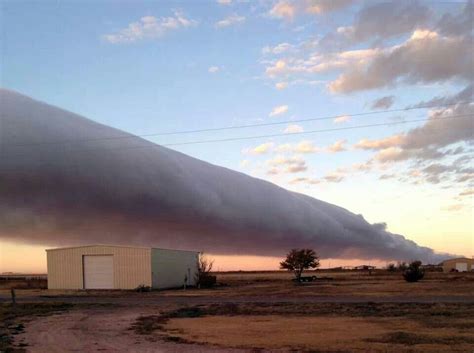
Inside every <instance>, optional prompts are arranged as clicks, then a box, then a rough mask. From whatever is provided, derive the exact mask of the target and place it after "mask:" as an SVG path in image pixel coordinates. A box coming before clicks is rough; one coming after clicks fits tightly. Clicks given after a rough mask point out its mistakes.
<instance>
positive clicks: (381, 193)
mask: <svg viewBox="0 0 474 353" xmlns="http://www.w3.org/2000/svg"><path fill="white" fill-rule="evenodd" d="M0 4H1V12H0V14H1V17H0V25H1V27H2V28H1V29H2V32H1V33H2V37H1V41H2V49H1V56H0V65H1V76H0V80H1V86H2V87H4V88H8V89H11V90H15V91H18V92H20V93H22V94H25V95H28V96H31V97H33V98H35V99H38V100H41V101H44V102H47V103H49V104H52V105H55V106H59V107H61V108H64V109H66V110H69V111H72V112H75V113H78V114H80V115H83V116H86V117H88V118H90V119H92V120H95V121H97V122H100V123H103V124H106V125H109V126H113V127H116V128H119V129H122V130H125V131H127V132H130V133H133V134H137V135H147V136H146V137H145V138H146V139H148V140H150V141H152V142H155V143H158V144H161V145H165V146H166V145H167V146H168V147H169V148H172V149H175V150H177V151H180V152H183V153H185V154H188V155H191V156H193V157H196V158H199V159H202V160H204V161H207V162H210V163H213V164H216V165H220V166H224V167H227V168H230V169H233V170H237V171H240V172H243V173H246V174H249V175H251V176H254V177H257V178H260V179H264V180H268V181H271V182H273V183H275V184H277V185H279V186H281V187H284V188H287V189H289V190H293V191H297V192H300V193H304V194H307V195H309V196H313V197H315V198H318V199H321V200H324V201H327V202H330V203H333V204H336V205H339V206H342V207H345V208H347V209H348V210H350V211H352V212H354V213H356V214H363V215H364V217H365V218H366V219H367V220H368V221H369V222H371V223H381V222H383V223H386V224H387V229H388V230H389V231H391V232H394V233H398V234H403V235H404V236H405V237H407V238H408V239H411V240H414V241H415V242H417V243H418V244H420V245H423V246H428V247H431V248H433V249H435V250H437V251H440V252H449V253H453V254H462V255H464V256H468V257H470V256H473V255H474V250H473V249H474V243H473V238H474V228H473V221H472V219H473V217H472V206H473V199H472V197H473V176H474V171H473V168H472V167H473V166H472V152H473V123H472V115H473V111H474V108H473V105H472V104H469V102H471V101H473V88H472V84H473V81H474V67H473V65H474V64H473V62H472V56H473V55H474V52H473V29H472V23H473V21H472V17H473V13H472V11H473V7H472V3H470V4H468V3H465V2H437V1H418V2H417V1H394V2H378V1H366V2H364V1H350V0H333V1H317V0H314V1H311V0H308V1H306V0H302V1H286V0H282V1H251V2H249V1H237V0H233V1H225V0H219V1H180V2H172V1H146V2H140V1H136V2H122V1H94V2H92V1H59V2H58V1H42V2H36V1H35V2H28V1H1V2H0ZM423 107H425V108H423ZM426 107H431V108H426ZM406 108H409V110H405V109H406ZM366 113H370V114H366ZM372 113H373V114H372ZM364 114H365V115H364ZM262 124H267V125H265V126H252V127H247V128H241V126H242V125H262ZM367 125H369V126H367ZM364 126H365V127H364ZM222 127H233V128H232V129H227V130H218V131H207V132H194V133H183V132H184V131H190V130H191V131H192V130H200V129H208V128H209V129H213V128H222ZM236 127H239V128H236ZM164 132H180V133H177V134H172V135H159V134H160V133H164ZM269 135H270V136H269ZM265 136H268V137H265ZM233 139H234V140H233ZM209 140H219V141H215V142H205V141H209ZM222 140H226V141H222ZM188 142H200V143H190V144H185V143H188ZM0 247H1V248H0V272H3V271H27V272H32V271H33V272H41V271H44V270H45V254H44V246H31V245H27V244H20V243H13V242H5V241H1V242H0ZM316 250H317V249H316ZM18 254H24V255H25V256H28V257H29V258H30V259H31V261H28V263H25V262H24V261H23V262H22V261H19V260H18ZM213 256H214V257H215V258H216V267H218V268H219V269H222V270H223V269H260V268H262V269H276V268H277V266H278V260H279V259H277V258H263V257H245V256H235V257H230V256H218V255H213ZM358 262H359V260H357V259H344V260H342V259H328V260H325V261H324V262H323V266H335V265H340V264H341V265H344V264H349V263H358ZM365 262H367V261H365Z"/></svg>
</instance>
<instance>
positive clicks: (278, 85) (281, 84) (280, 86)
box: [275, 82, 288, 90]
mask: <svg viewBox="0 0 474 353" xmlns="http://www.w3.org/2000/svg"><path fill="white" fill-rule="evenodd" d="M287 87H288V82H277V83H275V88H276V89H278V90H284V89H285V88H287Z"/></svg>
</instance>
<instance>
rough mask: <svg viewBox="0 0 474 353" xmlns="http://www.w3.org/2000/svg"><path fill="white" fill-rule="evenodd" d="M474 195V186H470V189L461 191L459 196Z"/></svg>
mask: <svg viewBox="0 0 474 353" xmlns="http://www.w3.org/2000/svg"><path fill="white" fill-rule="evenodd" d="M473 195H474V188H470V189H467V190H464V191H461V192H460V193H459V196H471V197H472V196H473Z"/></svg>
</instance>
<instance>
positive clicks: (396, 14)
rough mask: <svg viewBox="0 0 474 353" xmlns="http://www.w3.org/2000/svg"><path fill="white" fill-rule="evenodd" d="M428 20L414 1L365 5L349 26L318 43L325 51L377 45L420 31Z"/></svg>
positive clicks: (426, 11)
mask: <svg viewBox="0 0 474 353" xmlns="http://www.w3.org/2000/svg"><path fill="white" fill-rule="evenodd" d="M327 2H328V3H332V2H331V1H327ZM431 17H432V15H431V11H430V9H429V8H428V6H425V5H422V4H419V3H417V2H416V1H411V2H406V1H387V2H373V3H371V2H368V3H367V6H365V7H363V8H362V9H361V10H360V12H359V13H358V14H357V15H356V19H355V21H354V24H353V25H352V26H347V27H339V28H338V29H337V31H336V32H335V33H330V34H328V35H326V36H325V37H324V38H323V39H322V40H321V42H322V45H323V46H326V47H338V46H346V45H351V44H355V43H360V42H366V41H369V40H373V41H376V42H381V41H383V40H386V39H390V38H392V37H395V36H399V35H402V34H406V33H410V32H412V31H414V30H416V29H417V28H422V27H424V26H426V25H427V24H428V23H429V20H430V18H431Z"/></svg>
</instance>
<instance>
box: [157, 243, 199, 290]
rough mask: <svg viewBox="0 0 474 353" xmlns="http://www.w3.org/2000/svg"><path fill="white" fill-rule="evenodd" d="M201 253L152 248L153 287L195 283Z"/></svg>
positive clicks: (161, 287)
mask: <svg viewBox="0 0 474 353" xmlns="http://www.w3.org/2000/svg"><path fill="white" fill-rule="evenodd" d="M198 258H199V253H198V252H195V251H182V250H168V249H151V267H152V278H153V280H152V287H153V288H158V289H164V288H177V287H181V286H183V284H184V279H185V277H187V283H186V284H187V285H195V284H196V278H195V275H196V273H197V261H198Z"/></svg>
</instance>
